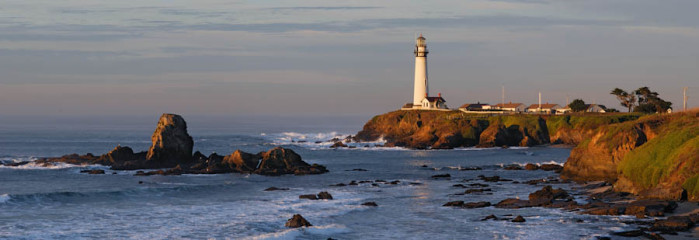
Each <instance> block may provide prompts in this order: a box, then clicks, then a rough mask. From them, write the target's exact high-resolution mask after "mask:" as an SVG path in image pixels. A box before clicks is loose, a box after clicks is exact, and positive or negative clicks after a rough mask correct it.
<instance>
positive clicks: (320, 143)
mask: <svg viewBox="0 0 699 240" xmlns="http://www.w3.org/2000/svg"><path fill="white" fill-rule="evenodd" d="M260 136H262V137H264V138H266V139H268V140H269V141H271V143H272V144H275V145H296V146H301V147H305V148H307V149H311V150H321V149H328V148H330V146H332V145H333V144H335V142H334V141H332V140H333V139H336V140H340V141H343V140H344V139H346V138H347V137H349V136H351V135H350V134H347V133H338V132H325V133H298V132H283V133H275V134H266V133H262V134H260ZM385 143H386V141H385V140H384V139H383V138H379V139H378V140H376V141H370V142H346V143H345V144H346V145H347V146H349V147H351V148H338V149H339V150H405V149H404V148H398V147H395V148H394V147H391V148H386V147H378V146H383V145H384V144H385Z"/></svg>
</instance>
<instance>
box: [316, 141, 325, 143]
mask: <svg viewBox="0 0 699 240" xmlns="http://www.w3.org/2000/svg"><path fill="white" fill-rule="evenodd" d="M321 143H323V141H315V144H321Z"/></svg>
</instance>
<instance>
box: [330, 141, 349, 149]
mask: <svg viewBox="0 0 699 240" xmlns="http://www.w3.org/2000/svg"><path fill="white" fill-rule="evenodd" d="M343 147H345V148H346V147H347V144H344V143H343V142H335V143H333V145H331V146H330V148H343Z"/></svg>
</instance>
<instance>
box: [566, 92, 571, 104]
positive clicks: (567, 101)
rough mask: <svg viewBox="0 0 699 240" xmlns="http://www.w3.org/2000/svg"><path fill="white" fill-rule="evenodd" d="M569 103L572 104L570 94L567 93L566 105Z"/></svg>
mask: <svg viewBox="0 0 699 240" xmlns="http://www.w3.org/2000/svg"><path fill="white" fill-rule="evenodd" d="M568 105H570V96H568V94H566V107H567V106H568Z"/></svg>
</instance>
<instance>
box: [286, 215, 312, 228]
mask: <svg viewBox="0 0 699 240" xmlns="http://www.w3.org/2000/svg"><path fill="white" fill-rule="evenodd" d="M284 226H285V227H290V228H299V227H310V226H313V225H311V223H310V222H308V221H307V220H306V219H305V218H303V217H302V216H301V214H294V216H293V217H291V219H289V220H288V221H286V224H284Z"/></svg>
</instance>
